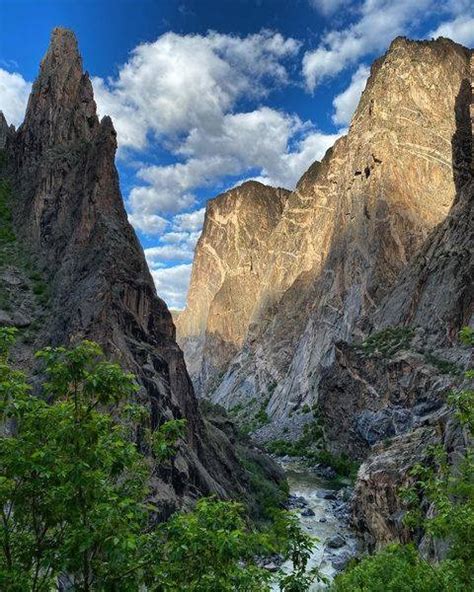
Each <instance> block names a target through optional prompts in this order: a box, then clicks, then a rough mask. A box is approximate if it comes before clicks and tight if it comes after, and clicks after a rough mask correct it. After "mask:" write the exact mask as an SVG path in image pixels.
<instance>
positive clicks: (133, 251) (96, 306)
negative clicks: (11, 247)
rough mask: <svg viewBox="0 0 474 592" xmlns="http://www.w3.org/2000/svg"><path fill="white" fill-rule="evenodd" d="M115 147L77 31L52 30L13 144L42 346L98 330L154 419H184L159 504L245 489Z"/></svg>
mask: <svg viewBox="0 0 474 592" xmlns="http://www.w3.org/2000/svg"><path fill="white" fill-rule="evenodd" d="M116 147H117V142H116V134H115V130H114V128H113V125H112V122H111V120H110V118H108V117H105V118H104V119H103V120H102V121H101V122H100V123H99V121H98V118H97V115H96V106H95V102H94V98H93V91H92V86H91V83H90V80H89V76H88V75H87V74H86V73H83V71H82V60H81V57H80V55H79V52H78V48H77V41H76V39H75V37H74V34H73V33H72V32H71V31H68V30H65V29H55V30H54V31H53V34H52V39H51V45H50V47H49V49H48V51H47V53H46V56H45V58H44V60H43V61H42V63H41V69H40V73H39V76H38V78H37V80H36V82H35V83H34V85H33V89H32V93H31V97H30V100H29V102H28V108H27V112H26V117H25V121H24V123H23V124H22V126H21V127H20V129H19V131H18V133H17V134H16V137H15V138H14V141H13V146H12V151H13V156H14V158H13V165H12V166H13V167H14V170H12V179H13V181H14V184H13V195H14V199H16V200H17V202H18V203H17V207H15V208H14V223H15V226H16V230H17V233H18V234H19V235H20V237H22V239H23V241H24V242H25V244H26V245H27V247H28V248H29V250H30V251H31V252H32V253H34V254H35V256H36V263H37V266H38V268H39V269H41V270H42V271H43V274H44V275H45V277H46V279H47V283H48V284H49V291H50V294H51V296H50V310H51V313H50V316H49V318H48V320H47V322H45V323H44V324H43V326H42V330H41V332H40V335H39V337H38V340H37V342H38V345H45V344H52V345H58V344H67V343H70V342H74V341H77V340H78V339H84V338H88V339H93V340H95V341H98V342H99V343H101V344H102V345H103V346H104V348H105V349H106V351H107V352H108V353H109V354H110V355H111V356H113V357H114V358H116V359H118V360H120V361H121V363H122V364H124V365H125V366H126V367H127V368H128V369H129V370H130V371H132V372H134V373H135V374H136V376H137V378H138V380H139V382H140V384H141V385H142V391H141V394H140V397H141V398H142V399H143V401H144V402H146V403H147V404H148V406H149V408H150V409H151V416H152V422H153V424H154V425H157V424H160V423H162V422H163V421H165V420H168V419H172V418H182V417H184V418H186V420H187V434H186V438H185V442H184V443H183V445H182V447H181V448H180V451H179V453H178V455H177V457H176V461H175V464H174V465H173V466H172V467H171V468H170V470H169V471H167V472H166V475H163V476H161V478H158V477H157V480H156V483H155V486H156V491H157V494H159V497H160V499H161V501H162V502H163V504H165V505H166V504H169V506H171V507H174V506H175V505H176V503H177V502H179V500H181V501H183V500H185V499H189V498H191V497H195V496H196V495H199V494H209V493H217V494H219V495H230V494H234V495H236V494H239V495H245V482H246V478H245V474H244V472H243V469H242V468H241V466H240V465H239V462H238V460H237V458H236V456H235V452H234V450H233V447H232V445H231V444H230V442H229V441H228V439H227V437H226V436H225V435H224V434H223V433H222V432H220V431H219V430H218V429H216V428H213V429H212V435H210V432H209V428H208V427H207V424H206V422H204V421H203V419H202V417H201V415H200V413H199V410H198V406H197V402H196V399H195V396H194V393H193V389H192V385H191V382H190V380H189V378H188V374H187V371H186V367H185V364H184V360H183V355H182V353H181V351H180V349H179V348H178V346H177V344H176V341H175V329H174V325H173V322H172V318H171V315H170V313H169V311H168V309H167V307H166V304H165V303H164V302H163V301H162V300H161V299H160V298H159V297H158V296H157V294H156V290H155V286H154V283H153V280H152V277H151V275H150V272H149V270H148V267H147V265H146V262H145V257H144V254H143V250H142V248H141V246H140V244H139V242H138V240H137V237H136V235H135V233H134V231H133V229H132V227H131V226H130V224H129V222H128V220H127V214H126V212H125V208H124V204H123V201H122V197H121V194H120V187H119V180H118V175H117V170H116V168H115V163H114V159H115V152H116Z"/></svg>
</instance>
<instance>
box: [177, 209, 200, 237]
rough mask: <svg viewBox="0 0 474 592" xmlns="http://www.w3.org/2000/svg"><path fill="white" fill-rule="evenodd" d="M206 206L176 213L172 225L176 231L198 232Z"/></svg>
mask: <svg viewBox="0 0 474 592" xmlns="http://www.w3.org/2000/svg"><path fill="white" fill-rule="evenodd" d="M205 213H206V208H201V209H199V210H195V211H194V212H188V213H186V214H178V215H177V216H175V217H174V218H173V227H174V228H175V229H176V230H177V231H188V232H198V231H200V230H201V228H202V225H203V222H204V215H205Z"/></svg>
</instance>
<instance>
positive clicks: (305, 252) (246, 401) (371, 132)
mask: <svg viewBox="0 0 474 592" xmlns="http://www.w3.org/2000/svg"><path fill="white" fill-rule="evenodd" d="M470 57H471V52H470V50H468V49H466V48H464V47H462V46H460V45H457V44H456V43H453V42H452V41H450V40H447V39H442V38H441V39H438V40H436V41H423V42H416V41H409V40H407V39H405V38H397V39H395V40H394V41H393V43H392V44H391V46H390V48H389V50H388V51H387V53H386V54H385V55H384V56H383V57H382V58H380V59H379V60H377V61H376V62H375V63H374V64H373V66H372V69H371V75H370V77H369V80H368V82H367V86H366V89H365V91H364V93H363V95H362V98H361V100H360V103H359V106H358V108H357V110H356V112H355V114H354V117H353V120H352V123H351V126H350V129H349V131H348V134H347V135H346V136H345V137H342V138H340V139H339V140H338V141H337V142H336V143H335V145H334V146H333V148H332V149H330V150H329V151H328V153H327V154H326V156H325V157H324V159H323V160H322V162H321V163H316V164H315V165H313V166H312V167H311V168H310V170H309V171H308V172H307V173H306V174H305V175H304V176H303V178H302V180H301V181H300V183H299V184H298V186H297V187H296V189H295V191H293V192H292V193H291V195H289V196H288V198H287V199H286V202H285V207H284V209H283V213H282V215H281V219H280V220H279V222H278V224H277V225H276V227H275V228H274V230H273V231H272V233H271V235H270V237H269V238H268V240H267V245H268V246H267V251H268V257H267V260H266V263H265V268H264V270H263V272H262V273H261V278H262V279H261V282H260V285H259V287H258V292H257V294H256V297H255V304H254V308H253V312H252V316H251V319H250V322H249V325H248V327H249V328H248V330H247V337H246V339H245V341H244V343H243V346H242V348H241V350H240V352H239V353H238V354H237V355H236V356H235V357H234V358H233V359H232V360H231V362H230V363H229V364H228V368H227V372H226V373H225V374H224V376H223V377H222V379H221V380H220V382H219V385H218V386H217V388H214V389H213V391H212V393H208V395H209V396H210V397H211V398H212V400H213V401H215V402H217V403H220V404H223V405H224V406H225V407H227V408H233V407H236V406H242V405H245V406H247V407H248V406H249V405H250V406H252V403H253V404H254V409H255V411H256V410H257V409H259V408H260V406H261V405H262V403H263V404H264V406H265V409H266V412H267V413H268V414H269V416H270V418H271V419H272V420H273V422H274V423H278V424H280V425H282V424H285V423H286V422H288V421H289V418H290V416H292V415H293V416H294V412H295V411H296V410H297V409H299V408H301V407H302V405H304V404H306V403H308V404H312V403H313V402H314V401H316V400H317V396H318V390H319V382H320V379H321V375H322V372H323V369H324V368H326V367H329V366H330V365H331V364H332V362H333V361H334V351H335V350H334V344H335V343H336V342H337V341H338V340H345V341H349V342H351V341H354V340H356V341H357V340H361V339H363V338H364V336H366V335H367V334H369V333H370V331H371V330H372V329H373V328H374V326H375V325H374V323H375V322H376V321H375V317H376V315H377V314H378V312H377V311H378V308H379V305H380V304H381V303H382V302H383V301H384V299H385V298H387V296H388V295H389V294H390V293H391V291H392V290H393V288H394V286H395V285H396V282H397V280H398V278H399V276H400V274H401V273H402V272H403V270H404V269H405V268H406V267H407V265H408V264H409V263H410V262H411V261H412V260H413V258H414V257H415V256H416V254H417V253H418V252H419V250H420V249H421V247H422V245H423V244H424V242H425V240H426V239H427V237H428V236H429V235H430V232H432V231H433V229H434V228H435V227H436V226H437V225H438V224H439V223H440V222H442V221H443V220H444V219H445V218H446V216H447V214H448V212H449V211H450V208H451V206H452V204H453V202H454V199H455V196H456V195H457V193H458V190H459V187H460V185H461V184H462V179H461V177H462V175H463V174H464V173H463V172H462V171H463V170H464V168H465V166H464V165H465V162H466V160H467V159H469V154H470V142H471V139H470V136H469V134H467V133H465V130H466V129H467V127H468V126H469V124H470V115H469V106H470V96H471V88H470ZM463 130H464V131H463ZM205 232H206V229H205V230H204V233H203V236H205ZM219 255H220V254H219ZM221 263H222V265H223V266H225V261H223V260H221ZM196 273H197V272H196ZM195 281H197V280H195ZM387 306H390V308H391V310H392V311H393V314H394V315H395V312H394V308H393V306H391V305H388V304H387ZM227 307H228V310H231V303H230V301H228V302H227ZM221 308H225V305H224V304H221ZM385 318H387V323H388V322H396V321H395V319H394V318H393V319H392V320H388V319H389V317H388V316H386V317H385ZM203 322H205V323H206V324H210V323H212V322H213V319H212V315H207V317H206V318H205V319H204V321H203ZM440 324H441V329H440V332H442V333H443V334H444V335H445V336H447V335H448V334H449V332H450V329H449V327H448V326H447V325H446V323H444V321H442V322H441V323H440ZM262 429H263V430H264V431H265V430H266V429H268V428H267V427H264V428H262Z"/></svg>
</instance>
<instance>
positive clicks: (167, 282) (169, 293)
mask: <svg viewBox="0 0 474 592" xmlns="http://www.w3.org/2000/svg"><path fill="white" fill-rule="evenodd" d="M191 267H192V265H191V263H189V264H182V265H175V266H174V267H166V268H162V269H152V270H151V275H152V276H153V279H154V281H155V285H156V289H157V292H158V295H159V296H160V297H161V298H163V300H164V301H165V302H166V304H167V305H168V307H169V308H177V309H182V308H184V305H185V301H186V291H187V288H188V284H189V278H190V276H191Z"/></svg>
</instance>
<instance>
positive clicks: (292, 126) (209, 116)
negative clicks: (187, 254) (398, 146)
mask: <svg viewBox="0 0 474 592" xmlns="http://www.w3.org/2000/svg"><path fill="white" fill-rule="evenodd" d="M299 49H300V43H299V42H298V41H296V40H294V39H291V38H284V37H283V36H282V35H281V34H279V33H275V32H272V31H265V30H264V31H261V32H260V33H256V34H253V35H248V36H246V37H238V36H234V35H223V34H219V33H215V32H209V33H208V34H207V35H178V34H176V33H166V34H165V35H162V36H161V37H159V38H158V39H157V40H156V41H155V42H154V43H145V44H142V45H139V46H138V47H137V48H135V49H134V50H133V51H132V53H131V55H130V59H129V60H128V61H127V63H126V64H124V65H123V66H122V67H121V68H120V69H119V73H118V75H117V77H116V78H113V79H112V78H109V79H107V80H104V79H98V78H95V79H94V81H93V83H94V89H95V93H96V98H97V103H98V109H99V113H100V114H101V115H104V114H110V115H111V116H112V117H113V119H114V123H115V126H116V128H117V132H118V139H119V145H120V146H121V150H124V149H125V150H126V149H144V148H145V147H147V145H148V144H149V143H150V142H156V141H157V142H159V143H160V144H161V146H162V147H164V148H165V149H166V150H167V151H168V152H169V153H170V154H171V155H172V156H174V158H175V162H173V163H171V164H164V165H150V166H142V167H141V168H140V170H139V171H138V173H137V183H136V185H135V186H134V187H133V188H132V190H131V191H130V194H129V197H128V208H129V210H130V212H131V213H130V220H131V222H132V223H133V224H134V226H135V227H136V228H137V229H139V230H141V231H142V232H145V233H147V234H156V235H160V234H162V232H163V230H164V228H165V224H164V222H163V220H164V219H166V217H167V216H169V215H170V214H174V215H175V214H177V213H180V212H183V211H186V210H189V209H190V208H192V207H193V206H195V204H196V203H197V200H196V190H197V189H199V188H204V187H208V186H211V185H214V184H216V182H218V181H219V180H220V179H222V178H223V177H225V176H229V175H231V176H236V175H242V176H244V175H245V174H246V173H247V172H249V171H250V170H255V169H259V170H260V173H261V174H262V175H263V176H265V177H267V178H268V179H271V180H273V181H274V182H275V183H276V184H278V185H283V186H290V187H291V186H293V185H294V184H295V183H296V181H297V179H298V177H299V176H300V174H301V173H302V172H303V171H304V170H305V168H307V166H309V164H311V162H312V161H313V160H315V159H316V158H318V157H319V156H320V152H321V149H324V150H325V149H326V148H327V147H328V145H329V144H330V143H332V142H333V141H334V138H335V136H334V135H332V134H331V135H328V136H324V134H322V133H320V132H318V131H317V130H316V129H315V128H314V126H313V125H312V124H310V123H308V122H303V121H301V120H300V119H299V118H298V117H297V116H295V115H292V114H288V113H285V112H281V111H278V110H276V109H271V108H269V107H264V106H258V107H257V108H255V109H253V110H247V111H245V112H244V111H242V110H240V111H239V105H240V101H241V100H242V99H245V101H246V103H247V104H249V103H252V102H255V103H258V102H260V101H261V100H262V99H263V98H265V97H266V96H267V95H268V94H269V93H270V92H271V91H272V90H273V89H274V88H275V87H278V88H281V87H282V86H284V85H287V84H289V82H290V74H289V69H290V67H291V65H292V64H291V60H292V59H294V58H295V56H296V55H297V54H298V52H299ZM321 146H322V148H321ZM312 148H314V149H315V150H316V152H314V153H311V149H312Z"/></svg>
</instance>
